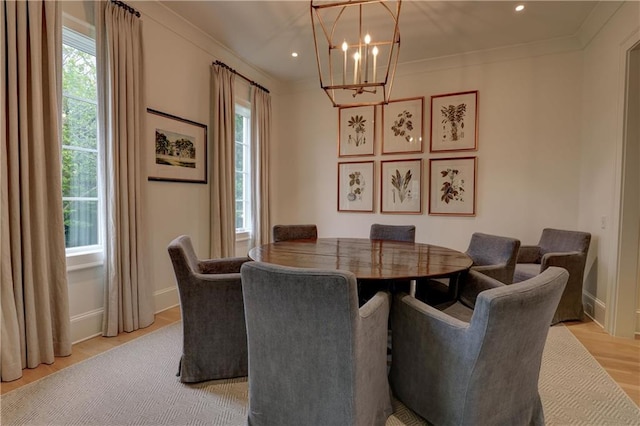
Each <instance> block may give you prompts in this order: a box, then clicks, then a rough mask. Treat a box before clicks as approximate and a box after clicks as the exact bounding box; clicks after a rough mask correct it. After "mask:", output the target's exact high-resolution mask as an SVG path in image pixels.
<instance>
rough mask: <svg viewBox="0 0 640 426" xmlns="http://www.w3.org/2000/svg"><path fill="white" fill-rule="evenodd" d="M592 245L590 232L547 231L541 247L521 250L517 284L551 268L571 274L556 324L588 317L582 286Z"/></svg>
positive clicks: (515, 278)
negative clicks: (564, 270) (585, 313)
mask: <svg viewBox="0 0 640 426" xmlns="http://www.w3.org/2000/svg"><path fill="white" fill-rule="evenodd" d="M590 242H591V234H590V233H588V232H580V231H566V230H561V229H552V228H545V229H543V230H542V235H541V236H540V241H539V242H538V245H535V246H530V245H523V246H522V247H520V253H519V254H518V260H517V263H516V270H515V275H514V282H520V281H523V280H527V279H529V278H531V277H533V276H535V275H537V274H539V273H541V272H542V271H544V270H545V269H547V268H548V267H549V266H559V267H562V268H564V269H566V270H567V271H568V272H569V281H568V282H567V286H566V288H565V289H564V293H563V294H562V299H560V304H559V305H558V310H557V311H556V313H555V315H554V316H553V320H552V324H555V323H558V322H561V321H571V320H582V319H583V318H584V307H583V305H582V284H583V281H584V269H585V265H586V262H587V254H588V252H589V245H590Z"/></svg>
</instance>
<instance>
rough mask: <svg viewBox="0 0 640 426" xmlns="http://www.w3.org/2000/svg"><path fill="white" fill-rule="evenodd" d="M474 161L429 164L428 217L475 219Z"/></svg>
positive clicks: (462, 159)
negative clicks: (429, 215) (445, 216)
mask: <svg viewBox="0 0 640 426" xmlns="http://www.w3.org/2000/svg"><path fill="white" fill-rule="evenodd" d="M476 164H477V158H476V157H459V158H432V159H430V160H429V170H430V183H429V214H431V215H455V216H475V214H476V173H477V170H476Z"/></svg>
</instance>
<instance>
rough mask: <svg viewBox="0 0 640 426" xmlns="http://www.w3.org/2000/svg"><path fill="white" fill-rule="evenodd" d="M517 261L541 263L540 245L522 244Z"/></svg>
mask: <svg viewBox="0 0 640 426" xmlns="http://www.w3.org/2000/svg"><path fill="white" fill-rule="evenodd" d="M516 262H517V263H540V247H539V246H520V249H519V250H518V258H517V260H516Z"/></svg>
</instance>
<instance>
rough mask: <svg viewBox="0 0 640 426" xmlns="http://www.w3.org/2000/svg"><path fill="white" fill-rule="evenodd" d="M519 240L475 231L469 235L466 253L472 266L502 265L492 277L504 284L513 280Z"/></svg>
mask: <svg viewBox="0 0 640 426" xmlns="http://www.w3.org/2000/svg"><path fill="white" fill-rule="evenodd" d="M519 249H520V240H517V239H515V238H508V237H500V236H497V235H489V234H483V233H480V232H475V233H474V234H473V235H472V236H471V241H470V242H469V248H467V252H466V253H467V255H469V257H470V258H471V260H473V266H489V265H503V267H502V268H500V271H499V272H494V273H492V274H491V276H492V277H494V278H495V279H497V280H498V281H500V282H503V283H505V284H511V283H512V282H513V274H514V272H515V269H516V261H517V259H518V250H519Z"/></svg>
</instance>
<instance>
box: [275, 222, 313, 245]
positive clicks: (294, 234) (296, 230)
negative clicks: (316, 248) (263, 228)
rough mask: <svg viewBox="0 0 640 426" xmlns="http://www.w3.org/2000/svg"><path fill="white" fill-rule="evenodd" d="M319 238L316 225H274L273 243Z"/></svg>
mask: <svg viewBox="0 0 640 426" xmlns="http://www.w3.org/2000/svg"><path fill="white" fill-rule="evenodd" d="M317 238H318V227H317V226H316V225H274V226H273V242H274V243H277V242H278V241H289V240H309V239H311V240H315V239H317Z"/></svg>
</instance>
